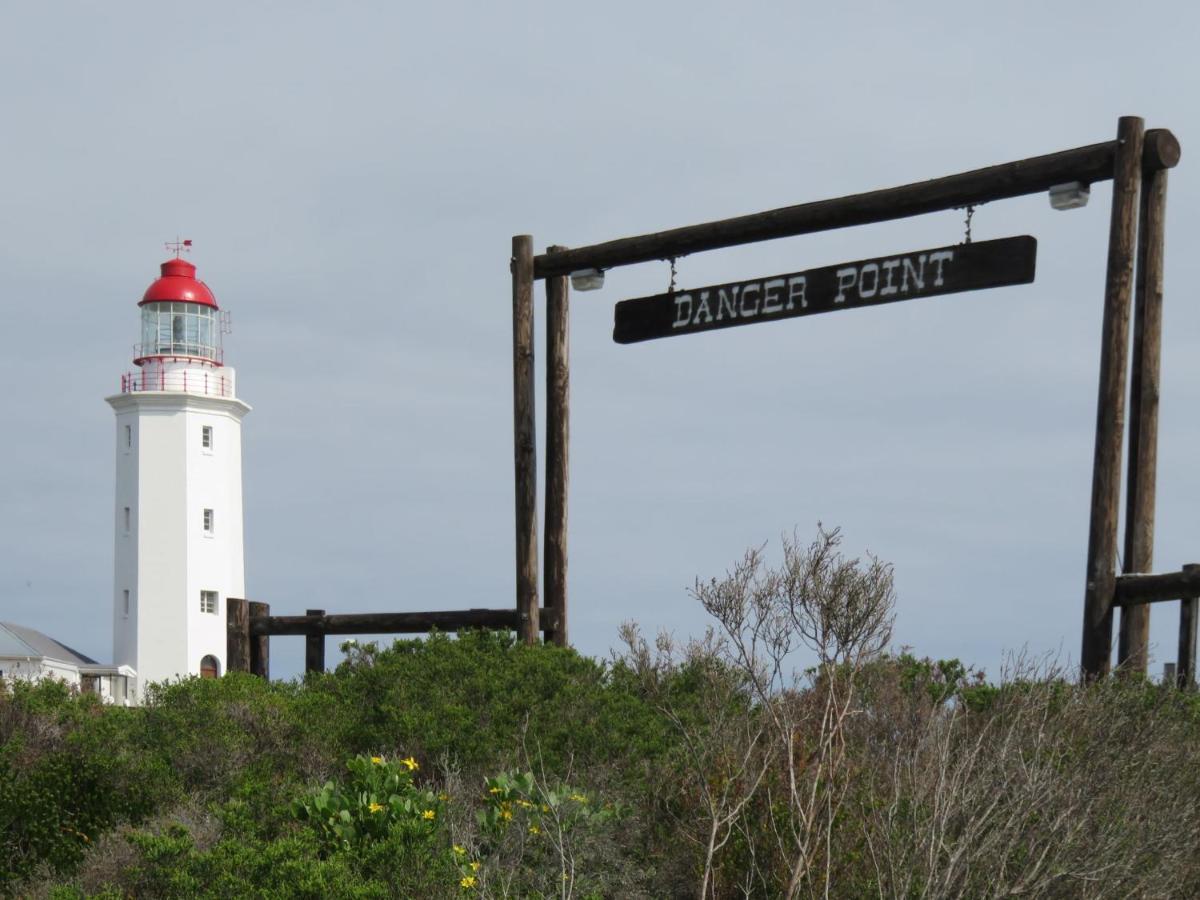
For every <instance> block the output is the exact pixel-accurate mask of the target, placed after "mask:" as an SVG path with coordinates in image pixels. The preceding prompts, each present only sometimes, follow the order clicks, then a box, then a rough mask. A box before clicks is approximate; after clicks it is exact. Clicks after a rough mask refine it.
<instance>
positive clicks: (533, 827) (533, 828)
mask: <svg viewBox="0 0 1200 900" xmlns="http://www.w3.org/2000/svg"><path fill="white" fill-rule="evenodd" d="M529 833H530V834H541V833H542V829H540V828H538V827H537V826H536V825H530V826H529Z"/></svg>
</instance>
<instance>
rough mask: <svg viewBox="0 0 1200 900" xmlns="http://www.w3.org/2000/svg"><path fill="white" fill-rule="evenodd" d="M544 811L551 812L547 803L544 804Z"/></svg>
mask: <svg viewBox="0 0 1200 900" xmlns="http://www.w3.org/2000/svg"><path fill="white" fill-rule="evenodd" d="M542 812H550V807H548V806H547V805H546V804H545V803H543V804H542Z"/></svg>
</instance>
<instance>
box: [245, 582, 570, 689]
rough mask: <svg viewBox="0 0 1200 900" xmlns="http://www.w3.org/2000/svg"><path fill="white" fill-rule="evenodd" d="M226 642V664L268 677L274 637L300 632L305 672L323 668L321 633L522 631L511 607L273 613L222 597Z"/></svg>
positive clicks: (544, 624)
mask: <svg viewBox="0 0 1200 900" xmlns="http://www.w3.org/2000/svg"><path fill="white" fill-rule="evenodd" d="M226 606H227V613H226V625H227V646H226V657H225V668H226V671H229V672H250V673H251V674H254V675H258V676H260V677H262V678H269V677H270V669H271V649H270V639H271V637H272V636H276V637H280V636H283V635H303V637H304V641H305V652H304V670H305V671H306V672H323V671H325V637H326V635H331V634H424V633H427V632H429V631H432V630H434V629H436V630H438V631H462V630H464V629H468V628H500V629H508V630H511V631H517V632H520V631H521V624H522V623H521V614H520V613H519V612H518V611H517V610H516V609H515V608H511V609H466V610H438V611H434V612H401V613H344V614H341V615H326V614H325V610H323V609H310V610H308V611H307V612H306V614H305V615H303V616H273V615H271V607H270V605H269V604H267V603H258V602H255V601H247V600H243V599H239V598H237V597H230V598H228V599H227V600H226ZM539 625H540V629H541V630H542V631H544V632H547V633H550V632H553V631H555V630H556V629H557V628H558V618H557V615H556V611H555V610H552V609H551V610H542V611H541V615H540V617H539Z"/></svg>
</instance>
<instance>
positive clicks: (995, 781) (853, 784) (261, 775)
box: [0, 531, 1200, 900]
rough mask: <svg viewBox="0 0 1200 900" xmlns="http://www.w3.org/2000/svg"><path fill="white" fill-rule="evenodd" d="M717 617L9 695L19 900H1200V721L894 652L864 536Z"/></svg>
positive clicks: (0, 797) (4, 741) (4, 755)
mask: <svg viewBox="0 0 1200 900" xmlns="http://www.w3.org/2000/svg"><path fill="white" fill-rule="evenodd" d="M693 593H694V595H695V597H696V599H697V601H698V602H699V603H701V604H702V605H703V607H704V608H705V609H706V610H707V611H708V612H709V613H710V614H711V616H712V617H713V628H712V630H711V631H710V632H709V633H708V634H707V635H705V636H704V637H702V638H700V639H696V640H692V641H689V642H687V643H685V644H683V645H682V646H680V645H677V644H676V643H675V642H674V641H673V640H671V639H670V638H668V637H666V636H659V637H657V638H655V639H652V640H647V639H646V638H644V637H643V636H642V635H641V634H640V633H639V632H638V630H637V629H636V627H635V626H633V625H628V626H626V627H625V628H624V629H623V630H622V637H623V638H624V640H625V644H626V648H627V649H626V650H625V652H623V653H622V654H620V655H618V656H616V657H615V658H614V659H613V660H611V661H608V662H601V661H598V660H593V659H588V658H585V657H581V656H579V655H578V654H576V653H574V652H573V651H571V650H567V649H562V648H556V647H551V646H544V647H535V648H528V647H523V646H519V645H517V644H516V643H515V641H514V640H513V638H512V636H511V635H508V634H502V633H488V632H480V633H471V634H464V635H461V636H460V637H458V638H457V639H452V638H450V637H447V636H445V635H433V636H430V637H429V638H428V639H426V640H412V641H401V642H397V643H395V644H394V645H393V646H392V647H390V648H387V649H380V648H379V647H377V646H375V645H371V644H368V645H363V646H360V647H352V648H350V650H349V655H348V657H347V659H346V661H345V662H344V663H343V664H342V665H341V666H339V668H338V669H337V671H336V672H332V673H328V674H325V675H319V676H309V677H308V678H306V679H305V680H304V681H303V682H293V683H264V682H262V681H260V680H258V679H255V678H252V677H250V676H239V675H231V676H227V677H225V678H222V679H219V680H200V679H192V680H187V681H183V682H180V683H175V684H170V685H165V686H160V687H158V688H157V689H155V690H154V692H153V693H152V696H151V697H150V702H149V703H148V704H147V705H146V706H145V707H143V708H140V709H122V708H114V707H105V706H102V705H100V704H99V703H97V702H96V701H95V699H94V698H93V697H91V696H78V695H73V694H71V693H70V692H69V691H67V690H66V689H65V688H63V687H62V686H61V685H58V684H54V683H42V684H38V685H28V684H24V683H19V682H18V683H13V684H9V685H5V686H4V687H3V689H2V690H0V893H4V894H6V895H12V896H23V897H54V898H78V897H97V898H109V900H115V898H124V897H154V898H160V897H161V898H176V897H178V898H184V897H186V898H193V897H222V898H224V897H241V896H255V897H279V898H285V897H286V898H292V897H300V898H305V897H311V898H326V897H330V898H342V897H345V898H351V897H353V898H376V897H378V898H390V897H418V896H419V897H458V898H462V897H475V896H478V897H560V898H566V897H581V898H590V897H620V898H627V897H630V898H635V897H701V898H703V897H722V898H723V897H816V896H822V897H852V898H858V897H870V896H878V897H896V898H901V897H903V898H910V897H911V898H915V897H934V898H941V897H945V898H949V897H977V896H978V897H984V896H1006V895H1020V896H1029V897H1102V896H1104V897H1107V896H1163V897H1166V896H1198V895H1200V858H1198V857H1197V854H1196V852H1195V848H1196V847H1197V846H1198V844H1200V765H1198V764H1197V763H1198V762H1200V759H1198V756H1200V753H1198V751H1197V750H1196V749H1195V748H1196V747H1197V746H1200V743H1198V742H1197V738H1198V737H1200V701H1198V700H1197V697H1196V695H1194V694H1191V693H1181V692H1178V691H1175V690H1172V689H1168V688H1164V687H1162V686H1160V685H1155V684H1151V683H1148V682H1145V681H1142V680H1137V679H1129V678H1126V679H1113V680H1108V681H1104V682H1101V683H1098V684H1094V685H1087V686H1081V685H1079V684H1077V683H1075V682H1074V680H1073V679H1071V678H1067V677H1064V676H1063V674H1062V673H1059V672H1055V671H1053V670H1048V669H1047V668H1045V667H1042V668H1041V669H1040V670H1035V669H1034V668H1033V667H1029V666H1024V665H1019V664H1018V665H1014V667H1013V669H1012V671H1009V672H1007V673H1004V674H1003V675H1002V677H1000V678H999V679H998V680H997V681H996V682H995V683H987V682H986V681H985V680H984V679H983V678H982V676H980V675H979V674H978V673H975V672H972V671H970V670H968V669H967V668H966V667H964V666H963V665H962V664H960V663H959V662H958V661H956V660H943V661H939V662H934V661H931V660H923V659H917V658H915V657H913V656H911V655H909V654H907V653H904V652H900V653H893V652H889V651H888V649H887V646H888V639H889V637H890V627H891V616H892V607H893V593H892V580H891V572H890V569H889V568H888V567H887V566H886V565H884V564H882V563H880V562H879V561H878V560H875V559H872V558H868V559H866V560H855V559H847V558H845V557H844V556H843V555H842V554H841V553H840V552H839V535H838V533H837V532H836V531H833V532H826V531H821V532H819V534H818V535H817V537H816V540H814V541H813V542H812V543H811V544H807V545H805V544H801V543H800V542H799V541H796V540H794V539H791V540H785V541H784V542H783V560H782V562H781V563H780V564H779V565H778V566H777V567H775V568H772V567H770V566H768V565H766V563H765V562H764V560H763V557H762V554H761V552H760V551H757V550H755V551H751V552H750V553H748V554H746V556H745V557H744V558H743V559H742V560H740V561H739V562H738V563H737V564H736V565H735V566H733V567H732V569H731V570H730V571H729V572H728V573H727V574H726V575H725V576H723V577H721V578H716V579H710V580H708V581H703V582H697V583H696V585H695V586H694V589H693ZM797 658H803V659H804V660H805V661H806V662H812V663H813V665H811V667H808V668H803V669H799V670H797V668H796V667H795V663H794V661H795V660H796V659H797Z"/></svg>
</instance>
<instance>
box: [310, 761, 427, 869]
mask: <svg viewBox="0 0 1200 900" xmlns="http://www.w3.org/2000/svg"><path fill="white" fill-rule="evenodd" d="M346 768H347V769H348V770H349V772H350V778H349V781H348V783H347V784H344V785H339V784H336V783H335V782H333V781H327V782H325V784H324V786H323V787H321V789H320V790H318V791H317V792H316V793H314V794H311V795H310V796H308V797H306V798H304V799H302V800H297V801H296V802H295V803H294V805H293V810H292V811H293V814H294V815H295V816H296V818H298V819H300V820H301V821H305V822H310V823H311V824H312V825H313V826H314V827H315V828H316V829H317V831H318V832H319V833H320V835H321V836H322V838H323V840H324V843H325V846H326V849H327V850H329V851H334V850H350V849H353V848H355V847H358V846H360V845H361V844H363V843H364V842H367V841H372V840H380V839H382V838H384V837H387V836H393V837H400V838H403V839H407V840H409V841H411V842H414V843H430V842H432V840H433V838H434V835H435V834H436V832H437V830H438V823H439V819H440V818H441V813H442V801H441V799H440V798H439V797H438V795H437V794H435V793H434V792H433V791H430V790H426V789H421V788H418V787H417V786H416V785H415V784H414V783H413V773H414V772H415V771H416V770H417V769H418V768H419V764H418V763H417V761H416V760H415V759H413V758H412V757H411V756H410V757H408V758H406V759H393V760H388V759H385V758H384V757H382V756H363V755H359V756H356V757H354V758H353V759H351V760H349V761H348V762H347V763H346Z"/></svg>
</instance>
